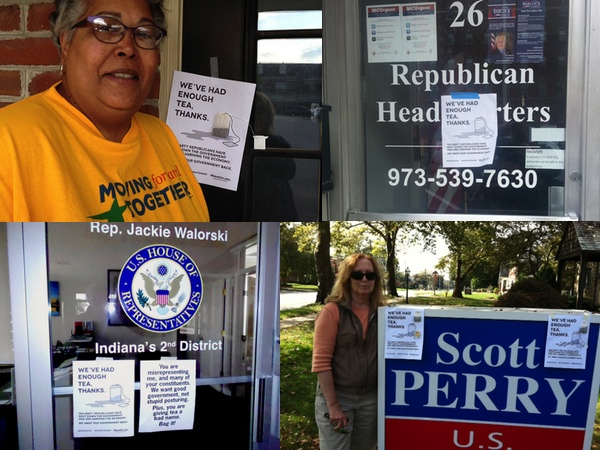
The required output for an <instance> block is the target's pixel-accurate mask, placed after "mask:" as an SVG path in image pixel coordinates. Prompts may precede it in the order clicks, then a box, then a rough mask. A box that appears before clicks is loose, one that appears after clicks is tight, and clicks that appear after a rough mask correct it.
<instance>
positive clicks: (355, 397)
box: [315, 384, 377, 450]
mask: <svg viewBox="0 0 600 450" xmlns="http://www.w3.org/2000/svg"><path fill="white" fill-rule="evenodd" d="M336 394H337V398H338V402H339V403H340V405H341V406H342V410H343V411H344V413H345V414H346V418H347V419H348V421H349V423H348V426H349V427H351V431H350V432H349V433H339V432H336V431H334V430H333V426H332V425H331V422H329V419H328V418H327V417H325V413H328V412H329V410H328V408H327V402H326V401H325V397H323V394H322V393H321V389H320V388H319V386H318V384H317V397H316V400H315V420H316V422H317V427H318V428H319V443H320V448H321V450H373V449H375V448H377V390H373V391H371V392H370V393H368V394H349V393H345V392H343V391H342V392H341V391H340V390H339V389H337V390H336Z"/></svg>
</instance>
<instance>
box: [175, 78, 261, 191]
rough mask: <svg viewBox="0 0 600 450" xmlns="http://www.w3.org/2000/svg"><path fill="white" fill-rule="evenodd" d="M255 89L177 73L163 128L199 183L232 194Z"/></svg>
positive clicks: (229, 81) (238, 83)
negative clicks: (170, 132)
mask: <svg viewBox="0 0 600 450" xmlns="http://www.w3.org/2000/svg"><path fill="white" fill-rule="evenodd" d="M255 90H256V85H255V84H251V83H244V82H241V81H232V80H224V79H221V78H212V77H205V76H202V75H196V74H193V73H186V72H178V71H176V72H175V74H174V77H173V85H172V89H171V97H170V100H169V111H168V113H167V124H168V125H169V126H170V127H171V129H172V130H173V132H174V133H175V136H176V137H177V140H178V141H179V145H181V149H182V150H183V153H184V154H185V157H186V159H187V160H188V162H189V163H190V166H191V168H192V171H193V172H194V175H195V176H196V180H197V181H198V182H199V183H204V184H208V185H211V186H216V187H220V188H224V189H228V190H232V191H235V190H236V189H237V185H238V181H239V176H240V170H241V166H242V157H243V155H244V146H245V144H246V135H247V132H248V127H249V121H250V113H251V111H252V104H253V103H254V91H255Z"/></svg>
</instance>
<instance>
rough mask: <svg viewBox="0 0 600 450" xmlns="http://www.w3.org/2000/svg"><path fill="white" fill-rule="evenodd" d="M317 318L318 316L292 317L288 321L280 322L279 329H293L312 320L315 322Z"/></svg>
mask: <svg viewBox="0 0 600 450" xmlns="http://www.w3.org/2000/svg"><path fill="white" fill-rule="evenodd" d="M316 317H317V315H316V314H307V315H306V316H299V317H290V318H288V319H282V320H281V321H280V322H279V329H284V328H289V327H293V326H294V325H298V324H301V323H305V322H310V321H311V320H315V318H316Z"/></svg>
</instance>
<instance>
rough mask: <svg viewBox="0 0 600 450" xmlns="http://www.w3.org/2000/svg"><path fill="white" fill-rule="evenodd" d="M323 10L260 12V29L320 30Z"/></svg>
mask: <svg viewBox="0 0 600 450" xmlns="http://www.w3.org/2000/svg"><path fill="white" fill-rule="evenodd" d="M322 24H323V19H322V14H321V11H272V12H261V13H259V14H258V31H274V30H317V29H318V30H320V29H321V27H322Z"/></svg>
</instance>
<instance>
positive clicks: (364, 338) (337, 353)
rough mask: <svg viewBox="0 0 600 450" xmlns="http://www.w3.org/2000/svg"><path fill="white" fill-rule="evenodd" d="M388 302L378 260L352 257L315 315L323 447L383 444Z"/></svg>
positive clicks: (365, 449) (361, 448) (368, 448)
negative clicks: (383, 327)
mask: <svg viewBox="0 0 600 450" xmlns="http://www.w3.org/2000/svg"><path fill="white" fill-rule="evenodd" d="M384 305H385V298H384V295H383V273H382V270H381V267H380V266H379V264H378V263H377V261H375V259H373V257H372V256H369V255H365V254H354V255H351V256H349V257H347V258H346V259H345V260H344V261H343V262H342V263H341V264H340V268H339V272H338V275H337V279H336V282H335V285H334V286H333V289H332V291H331V295H330V296H329V297H328V298H327V300H326V305H325V307H324V308H323V309H322V310H321V312H320V313H319V315H318V316H317V319H316V320H315V335H314V345H313V362H312V371H313V372H316V373H317V380H318V384H317V397H316V401H315V418H316V422H317V426H318V427H319V443H320V448H321V449H322V450H372V449H374V448H375V447H376V446H377V308H378V307H380V306H384Z"/></svg>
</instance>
